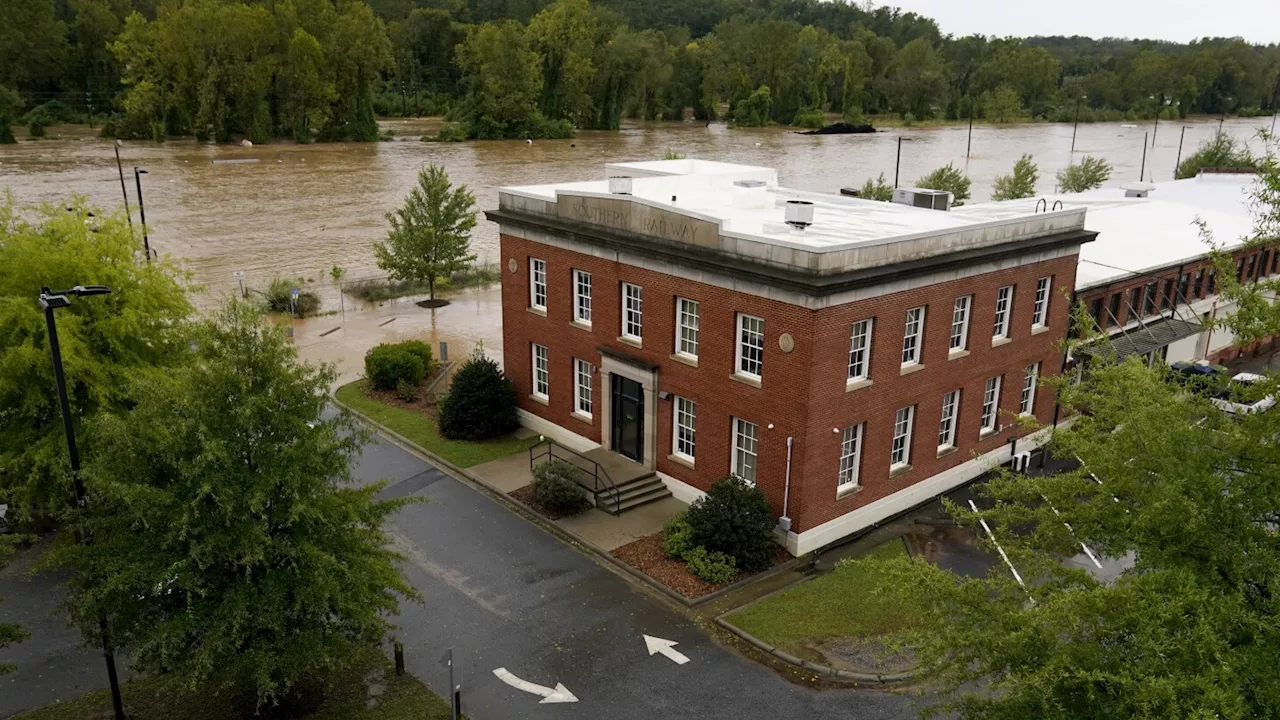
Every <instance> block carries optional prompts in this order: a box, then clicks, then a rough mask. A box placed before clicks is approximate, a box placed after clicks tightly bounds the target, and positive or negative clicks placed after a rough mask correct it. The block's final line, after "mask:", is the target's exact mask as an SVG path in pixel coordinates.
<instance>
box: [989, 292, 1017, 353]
mask: <svg viewBox="0 0 1280 720" xmlns="http://www.w3.org/2000/svg"><path fill="white" fill-rule="evenodd" d="M1005 290H1008V291H1009V295H1008V297H1006V298H1005V303H1004V309H1001V308H1000V294H1001V293H1003V292H1004V291H1005ZM1013 291H1014V287H1013V286H1012V285H1005V286H1004V287H1002V288H1000V289H999V290H997V291H996V322H995V325H994V326H993V331H992V333H991V339H992V340H1003V339H1005V338H1007V337H1009V318H1010V317H1012V315H1013Z"/></svg>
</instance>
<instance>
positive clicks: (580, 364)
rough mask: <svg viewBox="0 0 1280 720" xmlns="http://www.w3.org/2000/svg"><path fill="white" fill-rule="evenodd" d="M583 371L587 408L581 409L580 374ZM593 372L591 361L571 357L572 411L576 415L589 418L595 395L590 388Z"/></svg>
mask: <svg viewBox="0 0 1280 720" xmlns="http://www.w3.org/2000/svg"><path fill="white" fill-rule="evenodd" d="M584 372H585V374H586V376H587V377H586V380H587V386H586V400H587V407H588V409H587V410H583V409H582V400H583V392H582V391H583V387H582V376H583V373H584ZM594 374H595V368H594V367H592V366H591V363H589V362H587V361H586V360H579V359H578V358H574V359H573V411H574V412H575V413H577V414H578V415H581V416H582V417H584V418H587V419H590V418H591V411H592V410H594V409H595V397H594V393H593V392H592V388H591V383H592V381H591V378H592V375H594Z"/></svg>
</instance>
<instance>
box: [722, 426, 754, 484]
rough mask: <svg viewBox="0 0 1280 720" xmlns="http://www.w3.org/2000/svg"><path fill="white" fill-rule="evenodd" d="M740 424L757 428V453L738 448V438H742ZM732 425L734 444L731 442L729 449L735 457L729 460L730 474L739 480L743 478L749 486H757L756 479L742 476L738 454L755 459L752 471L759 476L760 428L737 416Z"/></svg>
mask: <svg viewBox="0 0 1280 720" xmlns="http://www.w3.org/2000/svg"><path fill="white" fill-rule="evenodd" d="M739 424H745V425H750V426H751V427H754V428H755V435H754V440H755V446H756V447H755V451H753V452H747V451H746V450H745V449H742V448H739V446H738V438H739V436H740V434H739V432H738V427H739ZM731 425H732V427H731V428H730V431H731V432H732V433H733V438H732V442H730V444H729V447H730V452H732V453H733V455H732V456H731V457H730V458H729V467H730V470H729V472H731V473H733V474H734V475H735V476H737V477H739V478H742V480H744V481H745V482H746V483H747V484H748V485H751V486H754V485H755V484H756V481H755V478H748V477H746V476H745V475H743V474H742V468H741V466H739V464H738V453H739V451H741V452H742V453H744V454H747V455H750V456H751V457H753V458H755V462H754V467H753V468H752V469H753V471H755V474H759V470H760V426H759V425H757V424H755V423H753V422H751V421H750V420H743V419H742V418H740V417H736V416H735V417H734V418H733V422H732V423H731ZM745 434H746V433H742V434H741V435H745Z"/></svg>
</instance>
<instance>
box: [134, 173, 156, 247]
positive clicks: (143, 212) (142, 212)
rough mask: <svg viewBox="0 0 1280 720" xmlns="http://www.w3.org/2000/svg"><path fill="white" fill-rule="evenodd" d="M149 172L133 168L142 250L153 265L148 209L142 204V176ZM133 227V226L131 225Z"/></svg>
mask: <svg viewBox="0 0 1280 720" xmlns="http://www.w3.org/2000/svg"><path fill="white" fill-rule="evenodd" d="M146 174H147V171H146V170H143V169H141V168H139V167H138V166H137V165H135V166H134V167H133V181H134V182H135V183H137V185H138V217H139V218H140V219H141V220H142V249H143V250H145V251H146V252H147V264H148V265H150V264H151V241H150V240H148V239H147V208H146V207H145V206H144V205H143V204H142V176H143V175H146ZM131 227H132V225H131Z"/></svg>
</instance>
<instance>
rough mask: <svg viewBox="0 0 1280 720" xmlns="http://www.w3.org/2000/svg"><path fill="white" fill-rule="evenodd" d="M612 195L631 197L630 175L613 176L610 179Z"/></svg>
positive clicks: (610, 192)
mask: <svg viewBox="0 0 1280 720" xmlns="http://www.w3.org/2000/svg"><path fill="white" fill-rule="evenodd" d="M609 194H610V195H630V194H631V177H630V176H629V175H612V176H610V177H609Z"/></svg>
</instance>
